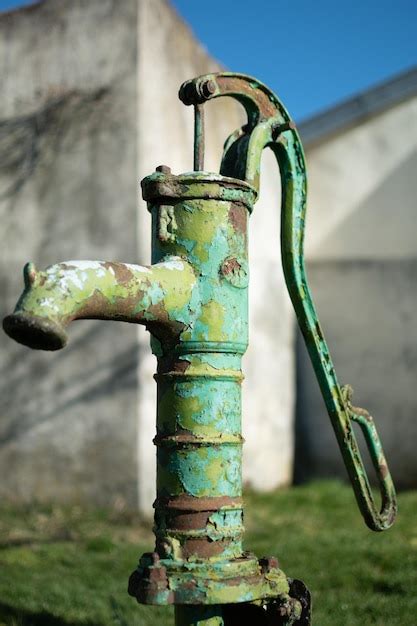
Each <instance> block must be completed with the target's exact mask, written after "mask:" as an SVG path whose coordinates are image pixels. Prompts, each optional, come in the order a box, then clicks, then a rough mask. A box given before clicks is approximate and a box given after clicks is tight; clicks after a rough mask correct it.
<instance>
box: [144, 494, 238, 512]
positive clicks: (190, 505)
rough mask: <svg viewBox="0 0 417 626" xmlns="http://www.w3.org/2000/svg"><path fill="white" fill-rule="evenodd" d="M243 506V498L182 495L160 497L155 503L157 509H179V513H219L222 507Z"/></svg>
mask: <svg viewBox="0 0 417 626" xmlns="http://www.w3.org/2000/svg"><path fill="white" fill-rule="evenodd" d="M241 506H242V498H231V497H230V496H217V497H213V498H197V497H195V496H189V495H186V494H184V495H182V496H176V497H169V496H167V497H163V496H160V497H158V498H157V499H156V500H155V502H154V508H155V509H177V510H179V511H211V512H213V511H217V510H218V509H221V508H222V507H230V508H239V507H241Z"/></svg>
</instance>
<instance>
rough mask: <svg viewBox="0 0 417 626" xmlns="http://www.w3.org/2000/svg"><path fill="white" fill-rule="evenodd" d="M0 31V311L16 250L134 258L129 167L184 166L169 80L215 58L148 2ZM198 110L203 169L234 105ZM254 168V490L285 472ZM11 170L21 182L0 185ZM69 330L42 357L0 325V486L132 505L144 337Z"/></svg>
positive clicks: (271, 249) (274, 191) (46, 258)
mask: <svg viewBox="0 0 417 626" xmlns="http://www.w3.org/2000/svg"><path fill="white" fill-rule="evenodd" d="M0 32H1V36H0V59H1V61H0V64H1V65H0V74H1V76H0V77H1V82H2V86H3V95H2V101H1V105H0V107H1V109H0V120H1V121H2V123H3V128H6V130H7V132H6V133H5V135H4V136H3V139H2V142H3V143H2V144H1V145H0V151H1V155H0V157H1V163H0V166H2V167H0V170H1V171H0V182H1V185H2V189H8V190H9V193H8V194H7V195H6V196H5V198H3V201H2V202H1V204H0V211H1V215H2V223H3V225H4V228H3V231H2V234H1V243H2V245H1V253H0V254H1V265H0V281H1V283H0V284H1V287H2V295H3V296H4V297H3V299H2V311H1V314H2V315H4V314H6V313H8V312H10V310H11V309H12V308H13V306H14V304H15V302H16V299H17V297H18V295H19V294H20V291H21V288H22V279H21V270H22V267H23V265H24V263H25V262H26V261H28V260H33V261H35V262H36V264H37V265H38V266H39V267H41V268H43V267H45V266H46V265H48V264H51V263H54V262H57V261H61V260H65V259H66V258H91V259H96V258H97V259H108V260H121V261H126V262H133V263H134V262H143V263H145V262H149V259H150V220H149V216H148V213H147V211H146V207H145V204H144V203H143V202H142V201H141V200H140V196H139V180H140V179H141V178H142V177H143V176H145V175H147V174H149V173H151V172H152V171H153V170H154V168H155V166H157V165H159V164H161V163H165V164H167V165H169V166H170V167H171V168H172V170H173V172H177V173H180V172H181V171H187V170H190V169H191V165H192V124H193V121H192V110H191V109H189V108H187V107H184V105H182V103H181V102H180V101H179V100H178V98H177V92H178V88H179V86H180V84H181V83H182V81H183V80H185V79H187V78H190V77H193V76H196V75H198V74H201V73H205V72H208V71H213V70H217V69H219V66H218V64H217V63H216V62H215V61H213V59H211V57H210V56H209V55H208V53H207V52H206V51H205V50H204V49H203V48H202V47H201V46H200V45H199V44H198V43H197V42H196V40H195V39H194V37H193V36H192V34H191V33H190V31H189V29H188V28H187V27H186V26H185V25H184V24H183V22H182V21H181V20H180V18H179V17H178V15H177V14H176V13H175V12H174V11H173V10H172V8H171V7H170V5H169V4H168V3H167V2H165V0H125V1H124V2H123V4H121V3H119V2H116V1H115V0H91V1H90V2H88V3H86V2H83V1H82V0H73V1H71V2H56V1H55V0H46V1H45V2H43V3H42V4H40V5H35V6H34V7H31V8H28V9H25V10H21V11H18V12H14V13H10V14H4V15H1V16H0ZM48 107H49V108H48ZM207 109H208V111H207V112H208V115H207V117H208V120H207V126H208V132H207V159H206V169H213V170H215V171H216V170H218V165H219V162H220V154H221V149H222V143H223V141H224V139H225V138H226V137H227V135H228V134H229V133H230V132H231V131H232V130H234V129H235V128H236V127H237V126H238V125H240V123H241V120H242V114H241V111H240V109H239V107H238V105H236V104H234V103H232V102H227V101H226V102H221V101H218V102H214V103H210V106H209V107H207ZM45 111H46V112H47V115H46V117H45ZM51 111H52V113H51ZM6 122H7V124H6ZM39 124H40V125H41V126H39ZM42 124H43V126H42ZM39 128H41V132H39ZM38 135H39V136H38ZM10 145H13V149H14V150H16V154H17V153H18V154H19V155H20V156H19V158H18V159H17V161H13V159H12V160H10ZM31 150H32V152H33V150H34V153H33V154H35V155H36V159H35V161H34V162H32V161H31V159H30V158H29V157H30V154H32V153H31V152H30V151H31ZM13 154H14V152H13ZM28 155H29V156H28ZM25 168H26V169H25ZM22 172H23V174H24V175H23V176H21V174H22ZM262 178H263V180H262V190H261V199H260V200H259V202H258V204H257V205H256V209H255V213H254V215H253V217H252V218H251V243H250V246H251V287H250V306H251V309H250V315H251V335H250V341H251V346H250V349H249V351H248V354H247V356H246V357H245V362H244V363H245V373H246V381H245V383H244V435H245V437H246V439H247V444H246V449H245V466H244V467H245V470H244V471H245V474H244V477H245V481H246V482H249V483H251V484H252V485H253V486H254V487H256V488H260V489H267V488H271V487H273V486H276V485H279V484H285V483H286V482H288V481H289V480H290V477H291V469H292V455H293V449H292V421H293V397H294V395H293V374H294V372H293V350H292V325H291V316H290V311H289V304H288V299H287V296H286V292H285V290H284V287H283V279H282V274H281V270H280V262H279V244H278V241H279V240H278V224H279V219H278V214H279V213H278V205H279V176H278V173H277V168H276V165H275V163H273V161H272V160H271V161H270V162H268V159H266V162H265V167H264V171H263V177H262ZM16 181H21V183H22V184H21V185H20V186H19V185H18V186H15V187H13V184H14V183H15V182H16ZM69 334H70V343H69V346H68V347H67V348H66V349H65V351H63V352H58V353H55V354H49V353H42V352H32V351H29V350H28V349H26V348H24V347H22V346H18V345H17V344H14V343H13V342H11V341H10V340H9V339H8V338H7V337H6V336H5V335H4V334H3V333H1V337H0V345H1V350H2V363H1V367H2V369H3V372H4V373H5V375H4V376H3V378H2V383H1V403H0V410H1V424H0V473H1V475H2V476H3V477H4V478H3V480H2V482H1V485H0V496H1V497H3V498H14V499H16V500H20V501H30V500H31V499H37V500H51V499H52V500H61V501H80V502H83V503H86V502H91V503H96V504H97V503H98V504H101V505H117V506H128V507H137V506H139V507H140V508H141V510H142V511H143V512H145V513H150V512H151V503H152V500H153V497H154V491H155V487H154V472H155V448H154V446H153V445H152V443H151V442H152V438H153V436H154V434H155V383H154V381H153V378H152V374H153V372H154V370H155V361H154V358H153V357H152V356H151V354H150V348H149V338H148V336H147V334H146V332H145V330H144V329H143V328H141V327H137V328H136V327H134V326H130V325H126V324H115V323H112V322H102V321H91V322H85V321H83V322H81V323H78V324H74V325H73V326H72V327H71V328H70V329H69Z"/></svg>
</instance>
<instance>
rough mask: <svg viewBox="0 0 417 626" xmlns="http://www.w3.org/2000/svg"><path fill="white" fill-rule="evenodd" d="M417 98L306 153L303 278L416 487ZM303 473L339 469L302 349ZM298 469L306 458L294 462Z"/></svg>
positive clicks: (339, 366) (391, 457) (353, 380)
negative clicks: (306, 278)
mask: <svg viewBox="0 0 417 626" xmlns="http://www.w3.org/2000/svg"><path fill="white" fill-rule="evenodd" d="M416 127H417V98H410V99H408V100H406V101H405V102H402V103H401V104H398V105H397V106H394V107H392V108H390V109H388V110H386V111H385V112H383V113H380V114H379V115H377V116H375V117H373V118H371V119H368V120H367V121H366V122H364V123H361V124H358V125H357V126H356V127H353V128H350V129H348V130H346V131H345V132H343V133H340V134H339V135H336V136H334V137H332V138H328V139H326V141H325V142H323V143H322V144H319V145H317V146H316V147H312V148H311V149H310V150H307V162H308V167H309V181H310V193H309V204H308V218H307V246H306V249H307V253H308V261H309V262H308V265H307V269H308V276H309V279H310V282H311V285H312V291H313V295H314V297H315V300H316V304H317V308H318V313H319V317H320V320H321V322H322V325H323V329H324V333H325V335H326V338H327V340H328V344H329V347H330V351H331V354H332V356H333V359H334V362H335V366H336V372H337V373H338V376H339V379H340V381H341V383H343V384H345V383H350V384H352V386H353V388H354V390H355V396H354V404H357V405H358V406H363V407H365V408H367V409H368V410H369V411H370V412H371V414H372V415H373V416H374V418H375V421H376V424H377V427H378V431H379V433H380V436H381V438H382V440H383V443H384V447H385V450H386V453H387V457H388V462H389V465H390V467H391V470H392V473H393V476H394V478H395V480H396V482H397V484H398V485H400V486H401V485H403V486H411V485H413V486H414V485H415V483H416V480H417V457H416V455H415V451H414V449H413V443H412V442H413V441H415V439H416V437H417V427H416V421H415V418H414V415H415V413H416V410H417V402H416V400H415V394H414V393H413V381H414V380H415V378H416V376H417V340H416V337H417V333H416V328H417V313H416V311H417V290H416V280H417V239H416V233H417V211H416V200H415V199H416V196H417V181H416V176H415V172H416V167H417V135H416V133H415V128H416ZM298 364H299V365H298V375H299V391H300V395H299V402H298V426H299V428H298V431H299V432H300V437H299V444H300V446H299V451H298V454H297V465H298V466H301V471H302V473H303V474H304V477H305V476H306V475H311V474H313V473H315V474H320V475H329V474H330V475H332V474H335V473H336V474H341V475H344V469H343V468H342V463H341V460H340V454H339V452H338V449H337V446H336V441H335V438H334V435H333V432H332V431H331V428H330V425H329V424H330V423H329V419H328V417H327V416H326V414H325V409H324V404H323V402H322V400H321V398H320V396H319V393H318V388H317V383H316V382H315V380H314V377H313V374H312V370H311V366H310V363H309V362H308V357H307V355H306V352H305V350H304V348H303V347H302V346H300V349H299V359H298ZM299 469H300V467H299Z"/></svg>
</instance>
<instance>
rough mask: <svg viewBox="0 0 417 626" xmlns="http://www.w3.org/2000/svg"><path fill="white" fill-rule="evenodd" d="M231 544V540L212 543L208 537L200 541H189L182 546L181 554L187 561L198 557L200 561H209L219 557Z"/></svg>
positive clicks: (199, 539)
mask: <svg viewBox="0 0 417 626" xmlns="http://www.w3.org/2000/svg"><path fill="white" fill-rule="evenodd" d="M230 544H231V540H230V539H225V540H223V541H210V539H208V537H204V538H203V537H202V538H198V539H188V540H187V541H186V542H185V543H184V544H183V546H182V549H181V552H182V554H183V557H184V558H185V559H189V558H191V557H197V558H199V559H209V558H210V557H213V556H218V555H219V554H221V553H222V552H224V550H226V549H227V548H228V547H229V545H230Z"/></svg>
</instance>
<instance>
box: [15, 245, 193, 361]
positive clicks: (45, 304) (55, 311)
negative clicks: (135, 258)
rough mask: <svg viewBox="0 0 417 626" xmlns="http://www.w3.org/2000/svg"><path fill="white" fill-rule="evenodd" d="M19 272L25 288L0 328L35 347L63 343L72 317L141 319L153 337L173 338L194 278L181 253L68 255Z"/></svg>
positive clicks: (182, 319)
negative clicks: (111, 257)
mask: <svg viewBox="0 0 417 626" xmlns="http://www.w3.org/2000/svg"><path fill="white" fill-rule="evenodd" d="M23 273H24V282H25V289H24V291H23V293H22V295H21V297H20V299H19V301H18V303H17V305H16V308H15V310H14V313H13V314H12V315H8V316H7V317H5V319H4V320H3V328H4V330H5V331H6V333H7V334H8V335H9V336H10V337H11V338H12V339H15V340H16V341H17V342H19V343H22V344H23V345H26V346H28V347H30V348H34V349H37V350H59V349H60V348H63V347H64V346H65V345H66V343H67V333H66V330H65V328H66V326H67V325H68V324H69V323H70V322H71V321H72V320H76V319H104V320H118V321H123V322H131V323H136V324H144V325H146V326H147V328H148V329H149V330H150V331H151V332H152V333H153V334H154V335H155V337H157V338H158V337H161V338H162V337H163V338H164V340H165V341H166V342H168V344H169V343H172V342H174V343H175V342H176V341H177V340H178V337H179V335H180V333H181V331H182V329H183V328H184V327H185V324H186V319H185V318H186V313H185V311H186V309H187V305H188V303H189V302H190V299H191V292H192V290H193V287H194V285H195V283H196V280H195V275H194V271H193V269H192V267H191V265H190V264H189V263H187V262H186V261H184V260H183V259H181V258H180V257H167V258H166V260H164V261H163V262H161V263H157V264H155V265H152V266H140V265H130V264H127V263H113V262H105V261H66V262H64V263H57V264H56V265H51V266H50V267H48V268H46V270H45V271H38V270H37V269H36V268H35V266H34V265H33V263H27V264H26V266H25V268H24V272H23Z"/></svg>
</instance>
